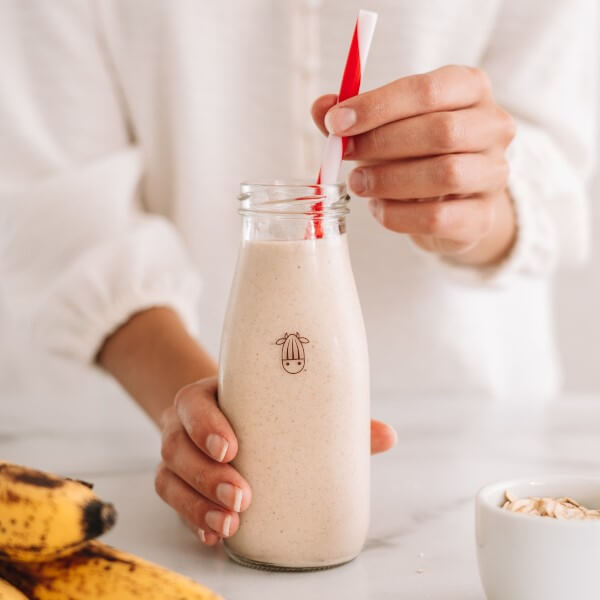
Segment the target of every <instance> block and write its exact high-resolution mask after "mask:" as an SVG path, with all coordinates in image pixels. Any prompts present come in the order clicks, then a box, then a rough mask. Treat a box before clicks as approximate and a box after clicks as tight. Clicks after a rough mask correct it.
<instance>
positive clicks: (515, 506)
mask: <svg viewBox="0 0 600 600" xmlns="http://www.w3.org/2000/svg"><path fill="white" fill-rule="evenodd" d="M504 496H505V498H506V501H505V502H504V504H503V505H502V508H504V509H506V510H509V511H511V512H517V513H523V514H526V515H532V516H536V517H550V518H551V519H565V520H573V519H576V520H580V521H583V520H595V519H600V510H598V509H591V508H586V507H585V506H582V505H581V504H579V502H577V501H575V500H573V498H516V497H515V496H513V495H512V494H511V493H510V492H509V491H506V492H505V493H504Z"/></svg>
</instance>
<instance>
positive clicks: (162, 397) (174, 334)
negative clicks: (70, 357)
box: [97, 307, 217, 423]
mask: <svg viewBox="0 0 600 600" xmlns="http://www.w3.org/2000/svg"><path fill="white" fill-rule="evenodd" d="M97 362H98V364H99V365H100V366H101V367H102V368H104V369H105V370H106V371H108V372H109V373H110V374H111V375H113V376H114V377H115V379H117V381H119V383H120V384H121V385H122V386H123V388H125V390H126V391H127V392H129V394H130V395H131V396H132V397H133V398H134V399H135V400H136V402H137V403H138V404H140V406H141V407H142V408H143V409H144V410H145V411H146V413H147V414H148V415H149V416H150V418H151V419H152V420H153V421H154V422H155V423H158V421H159V419H160V415H161V414H162V413H163V411H164V410H165V409H166V408H168V407H169V406H170V405H171V404H172V402H173V398H174V397H175V394H176V393H177V391H178V390H179V389H180V388H182V387H183V386H184V385H187V384H189V383H193V382H194V381H198V380H199V379H204V378H205V377H210V376H212V375H215V374H216V372H217V364H216V362H215V361H214V359H213V358H212V357H211V356H210V354H208V352H206V351H205V350H204V349H203V348H202V347H201V346H200V345H199V344H198V342H197V341H196V340H195V339H194V338H193V337H192V336H190V335H189V334H188V332H187V330H186V328H185V326H184V325H183V323H182V321H181V320H180V319H179V317H178V315H177V314H176V313H175V312H174V311H172V310H171V309H168V308H162V307H158V308H152V309H148V310H145V311H142V312H139V313H137V314H135V315H134V316H133V317H131V319H129V320H128V321H127V322H126V323H124V324H123V325H122V326H121V327H119V329H117V331H115V332H114V333H113V334H111V335H110V336H109V337H108V338H107V339H106V340H105V342H104V344H103V346H102V348H101V349H100V351H99V353H98V356H97Z"/></svg>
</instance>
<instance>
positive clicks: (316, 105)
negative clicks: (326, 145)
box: [310, 94, 337, 135]
mask: <svg viewBox="0 0 600 600" xmlns="http://www.w3.org/2000/svg"><path fill="white" fill-rule="evenodd" d="M336 103H337V96H336V95H335V94H326V95H325V96H321V97H320V98H317V99H316V100H315V101H314V102H313V105H312V108H311V110H310V112H311V114H312V118H313V121H314V122H315V125H316V126H317V127H318V128H319V129H320V130H321V133H322V134H323V135H329V132H328V131H327V128H326V127H325V115H326V114H327V111H328V110H329V109H330V108H331V107H332V106H334V105H335V104H336Z"/></svg>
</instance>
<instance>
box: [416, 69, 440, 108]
mask: <svg viewBox="0 0 600 600" xmlns="http://www.w3.org/2000/svg"><path fill="white" fill-rule="evenodd" d="M417 91H418V94H419V99H420V101H421V104H423V106H424V107H425V108H429V109H433V108H435V107H436V106H437V105H438V103H439V100H440V96H441V90H440V83H439V80H438V78H437V77H436V76H435V75H434V74H433V73H424V74H423V75H419V76H418V79H417Z"/></svg>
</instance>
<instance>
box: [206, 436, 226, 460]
mask: <svg viewBox="0 0 600 600" xmlns="http://www.w3.org/2000/svg"><path fill="white" fill-rule="evenodd" d="M227 448H229V442H228V441H227V440H226V439H225V438H222V437H221V436H220V435H217V434H216V433H211V434H210V435H209V436H208V437H207V438H206V449H207V450H208V453H209V454H210V455H211V456H212V457H213V458H214V459H215V460H217V461H219V462H223V459H224V458H225V455H226V454H227Z"/></svg>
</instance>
